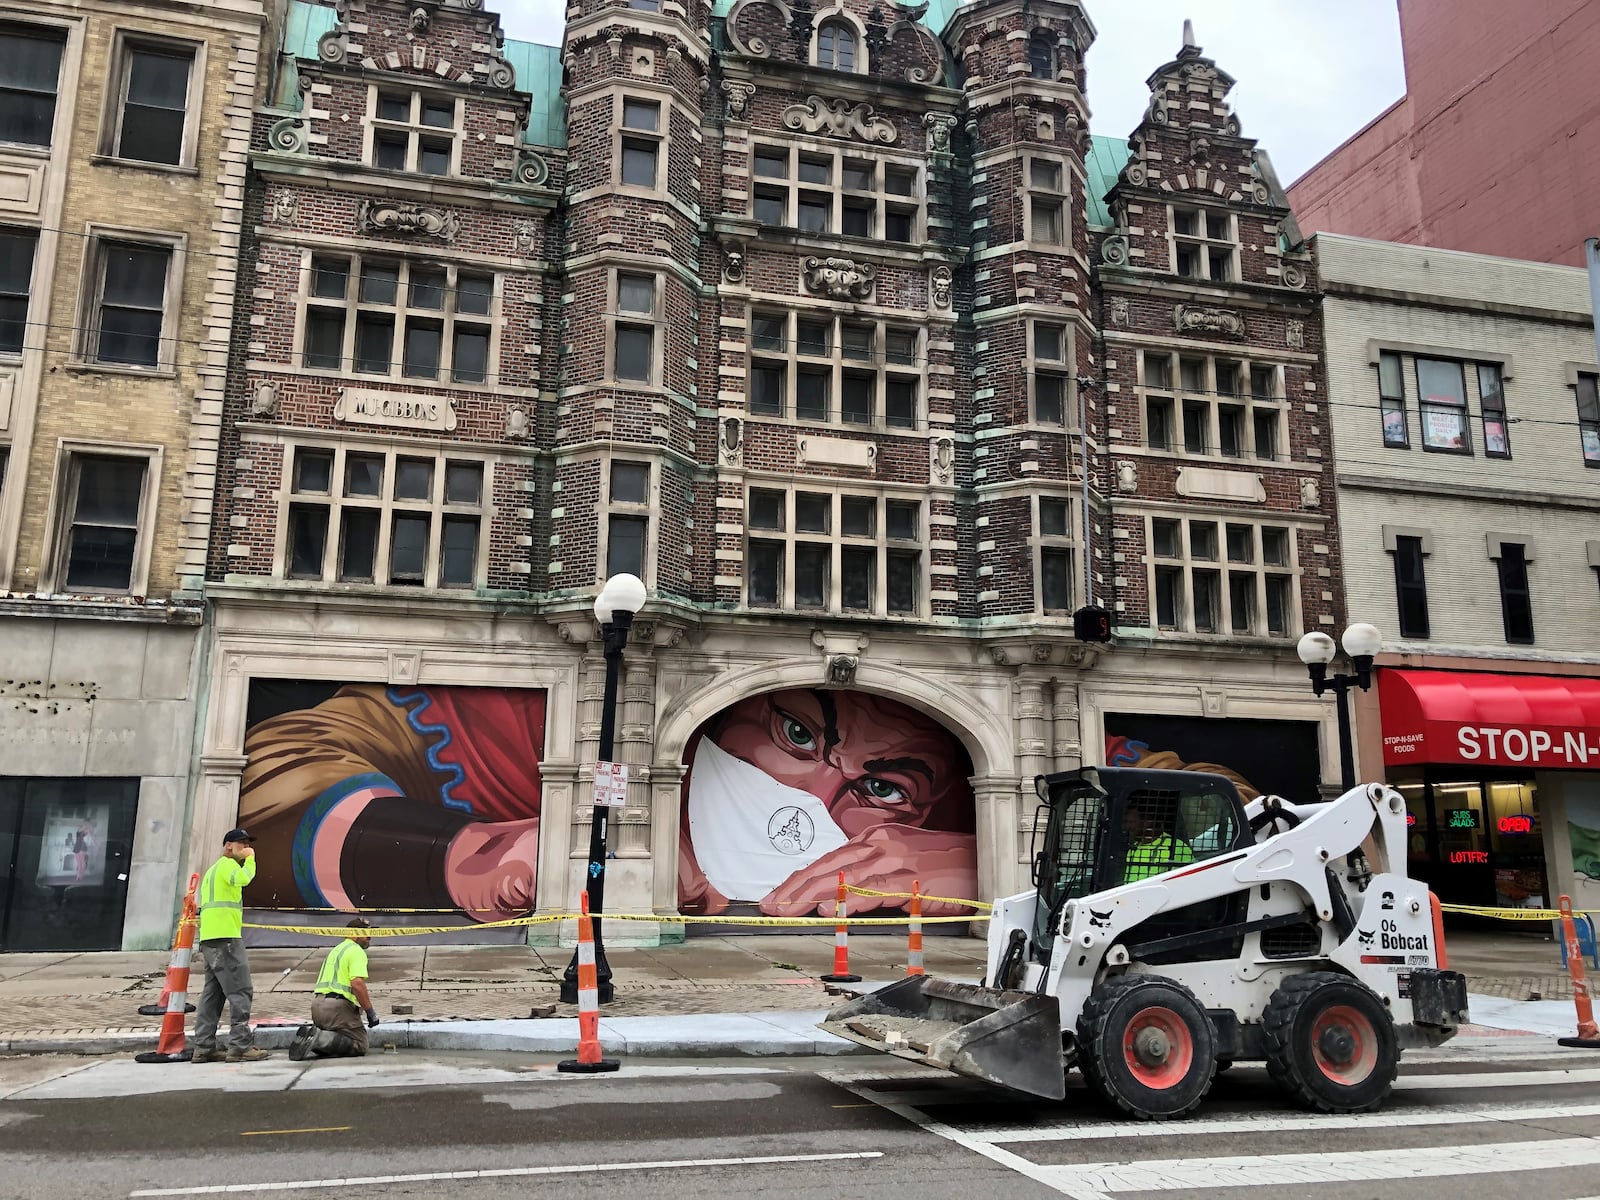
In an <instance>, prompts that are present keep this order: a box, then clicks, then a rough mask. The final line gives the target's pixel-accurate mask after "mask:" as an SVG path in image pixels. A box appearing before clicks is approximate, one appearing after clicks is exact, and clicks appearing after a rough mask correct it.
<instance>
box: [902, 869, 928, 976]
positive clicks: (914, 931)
mask: <svg viewBox="0 0 1600 1200" xmlns="http://www.w3.org/2000/svg"><path fill="white" fill-rule="evenodd" d="M906 974H907V975H926V974H927V972H926V971H924V970H923V969H922V880H920V879H913V880H912V881H911V936H910V939H909V941H908V942H907V945H906Z"/></svg>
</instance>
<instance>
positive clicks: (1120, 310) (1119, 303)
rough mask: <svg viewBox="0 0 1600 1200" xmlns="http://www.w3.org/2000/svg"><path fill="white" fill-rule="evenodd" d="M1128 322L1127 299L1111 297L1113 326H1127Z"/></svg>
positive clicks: (1124, 297) (1129, 319)
mask: <svg viewBox="0 0 1600 1200" xmlns="http://www.w3.org/2000/svg"><path fill="white" fill-rule="evenodd" d="M1130 321H1131V318H1130V316H1129V313H1128V298H1127V297H1126V296H1113V297H1111V323H1112V324H1113V325H1127V324H1129V323H1130Z"/></svg>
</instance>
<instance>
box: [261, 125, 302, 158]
mask: <svg viewBox="0 0 1600 1200" xmlns="http://www.w3.org/2000/svg"><path fill="white" fill-rule="evenodd" d="M267 145H269V146H271V147H272V148H273V149H274V150H277V151H280V152H281V153H284V154H309V153H310V152H311V128H310V126H309V125H307V123H306V119H305V118H304V117H285V118H283V120H281V121H276V122H274V123H273V126H272V128H271V129H270V130H268V131H267Z"/></svg>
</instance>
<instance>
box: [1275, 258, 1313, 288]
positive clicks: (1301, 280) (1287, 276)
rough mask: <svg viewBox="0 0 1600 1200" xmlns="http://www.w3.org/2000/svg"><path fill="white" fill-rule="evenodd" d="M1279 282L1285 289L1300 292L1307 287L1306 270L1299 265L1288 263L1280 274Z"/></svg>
mask: <svg viewBox="0 0 1600 1200" xmlns="http://www.w3.org/2000/svg"><path fill="white" fill-rule="evenodd" d="M1278 278H1279V280H1281V281H1282V283H1283V286H1284V287H1291V288H1294V289H1295V290H1296V291H1299V290H1300V289H1301V288H1303V287H1305V286H1306V269H1305V267H1303V266H1301V265H1300V264H1299V263H1294V262H1286V263H1284V264H1283V267H1282V269H1281V270H1280V271H1279V273H1278Z"/></svg>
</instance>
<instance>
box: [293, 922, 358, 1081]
mask: <svg viewBox="0 0 1600 1200" xmlns="http://www.w3.org/2000/svg"><path fill="white" fill-rule="evenodd" d="M345 928H347V929H351V930H355V931H357V932H352V933H350V934H348V935H347V936H346V937H345V940H344V941H342V942H340V943H339V944H338V945H337V946H335V947H334V948H333V949H332V950H330V951H328V957H327V958H325V959H323V960H322V972H321V973H320V974H319V975H318V976H317V987H316V993H315V995H313V996H312V997H311V1024H309V1025H302V1026H300V1028H299V1029H298V1030H296V1031H295V1035H294V1041H293V1042H292V1043H291V1044H290V1046H289V1057H290V1058H292V1059H294V1060H295V1061H296V1062H299V1061H300V1060H302V1059H304V1058H305V1057H306V1056H307V1055H311V1054H316V1055H319V1056H320V1057H322V1058H360V1057H361V1056H362V1055H364V1054H366V1052H367V1029H372V1028H375V1027H376V1026H377V1024H378V1013H377V1010H376V1009H374V1008H373V1007H372V995H371V993H370V992H368V991H367V947H368V946H370V945H371V944H372V938H371V937H370V936H367V935H363V934H362V933H361V932H359V931H360V930H364V929H370V928H372V926H371V925H370V924H369V923H368V922H366V921H364V920H362V919H361V918H360V917H357V918H356V919H355V920H354V921H351V922H350V924H349V925H347V926H346V927H345ZM362 1013H365V1014H366V1017H367V1024H366V1028H362V1025H361V1015H362Z"/></svg>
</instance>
